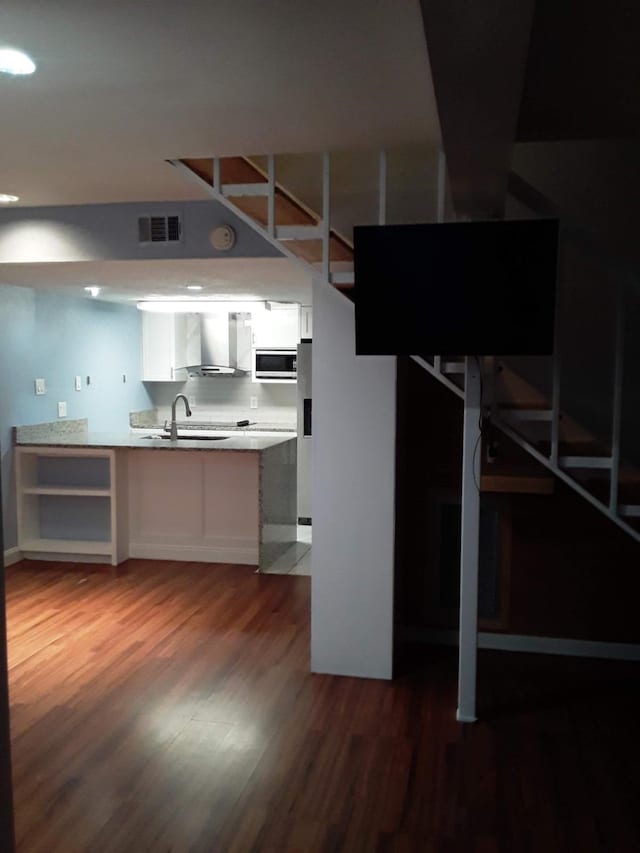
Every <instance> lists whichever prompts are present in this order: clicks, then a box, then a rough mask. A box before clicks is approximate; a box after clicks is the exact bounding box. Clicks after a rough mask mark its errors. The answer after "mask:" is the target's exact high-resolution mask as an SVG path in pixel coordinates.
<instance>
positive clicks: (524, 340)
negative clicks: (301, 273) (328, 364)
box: [354, 219, 558, 355]
mask: <svg viewBox="0 0 640 853" xmlns="http://www.w3.org/2000/svg"><path fill="white" fill-rule="evenodd" d="M557 254H558V222H557V221H556V220H551V219H544V220H540V219H537V220H509V221H480V222H445V223H429V224H416V225H363V226H357V227H356V228H355V229H354V268H355V299H354V301H355V317H356V354H357V355H423V354H431V355H437V354H441V355H444V354H447V355H548V354H550V353H551V352H552V351H553V326H554V307H555V290H556V267H557Z"/></svg>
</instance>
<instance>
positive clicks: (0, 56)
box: [0, 47, 36, 77]
mask: <svg viewBox="0 0 640 853" xmlns="http://www.w3.org/2000/svg"><path fill="white" fill-rule="evenodd" d="M35 70H36V64H35V62H34V61H33V59H31V57H30V56H27V54H26V53H23V52H22V51H21V50H14V49H13V48H11V47H0V73H4V74H11V75H13V76H14V77H18V76H22V75H23V74H33V72H34V71H35Z"/></svg>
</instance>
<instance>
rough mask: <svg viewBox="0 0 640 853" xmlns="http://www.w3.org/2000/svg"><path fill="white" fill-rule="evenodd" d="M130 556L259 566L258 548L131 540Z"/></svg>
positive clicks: (146, 558) (145, 558) (147, 558)
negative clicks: (169, 543) (168, 543)
mask: <svg viewBox="0 0 640 853" xmlns="http://www.w3.org/2000/svg"><path fill="white" fill-rule="evenodd" d="M129 557H133V558H136V557H137V558H138V559H142V560H178V561H181V562H197V563H233V564H234V565H244V566H257V565H258V549H257V548H225V547H220V546H208V545H166V544H157V543H145V542H131V543H130V544H129Z"/></svg>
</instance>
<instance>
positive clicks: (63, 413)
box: [58, 402, 67, 418]
mask: <svg viewBox="0 0 640 853" xmlns="http://www.w3.org/2000/svg"><path fill="white" fill-rule="evenodd" d="M58 417H59V418H66V417H67V404H66V403H64V402H63V403H58Z"/></svg>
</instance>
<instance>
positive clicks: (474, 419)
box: [456, 356, 482, 723]
mask: <svg viewBox="0 0 640 853" xmlns="http://www.w3.org/2000/svg"><path fill="white" fill-rule="evenodd" d="M464 379H465V381H464V389H465V395H464V431H463V438H462V535H461V544H460V649H459V668H458V710H457V711H456V719H457V720H459V721H460V722H461V723H473V722H475V720H476V719H477V717H476V668H477V656H478V562H479V552H480V549H479V541H480V459H481V457H482V435H481V432H480V418H481V415H482V411H481V405H482V400H481V396H482V395H481V388H482V385H481V376H480V364H479V362H478V360H477V359H476V358H473V357H472V356H467V357H466V359H465V372H464Z"/></svg>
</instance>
